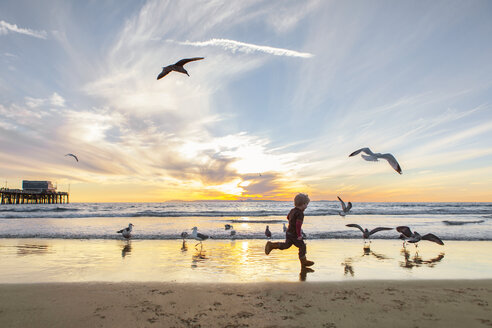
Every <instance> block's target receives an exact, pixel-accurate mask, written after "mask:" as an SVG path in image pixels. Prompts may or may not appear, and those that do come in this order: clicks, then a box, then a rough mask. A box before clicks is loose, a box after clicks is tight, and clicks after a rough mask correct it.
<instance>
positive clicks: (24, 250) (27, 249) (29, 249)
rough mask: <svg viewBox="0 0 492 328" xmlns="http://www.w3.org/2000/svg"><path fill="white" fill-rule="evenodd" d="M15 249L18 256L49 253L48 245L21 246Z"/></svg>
mask: <svg viewBox="0 0 492 328" xmlns="http://www.w3.org/2000/svg"><path fill="white" fill-rule="evenodd" d="M16 247H17V255H18V256H25V255H44V254H48V253H49V252H50V251H49V246H48V245H36V244H22V245H17V246H16Z"/></svg>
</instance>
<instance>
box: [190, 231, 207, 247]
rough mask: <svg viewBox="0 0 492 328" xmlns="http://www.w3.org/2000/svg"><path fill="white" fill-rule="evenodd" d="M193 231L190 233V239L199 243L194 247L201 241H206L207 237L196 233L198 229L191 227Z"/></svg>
mask: <svg viewBox="0 0 492 328" xmlns="http://www.w3.org/2000/svg"><path fill="white" fill-rule="evenodd" d="M192 230H193V231H192V232H191V237H192V238H193V239H195V240H198V241H199V243H197V244H195V247H196V245H198V244H202V241H204V240H205V239H208V238H209V237H208V236H207V235H204V234H202V233H199V232H198V228H197V227H193V229H192Z"/></svg>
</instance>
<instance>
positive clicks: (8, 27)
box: [0, 20, 47, 39]
mask: <svg viewBox="0 0 492 328" xmlns="http://www.w3.org/2000/svg"><path fill="white" fill-rule="evenodd" d="M10 32H14V33H20V34H24V35H29V36H32V37H35V38H39V39H46V38H47V33H46V31H36V30H31V29H29V28H22V27H18V26H17V25H16V24H10V23H7V22H6V21H4V20H1V21H0V35H2V34H8V33H10Z"/></svg>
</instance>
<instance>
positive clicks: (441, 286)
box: [0, 280, 492, 328]
mask: <svg viewBox="0 0 492 328" xmlns="http://www.w3.org/2000/svg"><path fill="white" fill-rule="evenodd" d="M491 305H492V280H433V281H422V280H421V281H415V280H414V281H394V280H393V281H382V280H379V281H346V282H322V283H318V282H316V283H301V282H297V283H289V282H285V283H278V282H276V283H243V284H191V283H190V284H188V283H183V284H181V283H54V284H3V285H0V327H412V328H413V327H490V326H492V311H491V310H492V309H491Z"/></svg>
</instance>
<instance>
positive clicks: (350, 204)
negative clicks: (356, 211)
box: [347, 202, 352, 212]
mask: <svg viewBox="0 0 492 328" xmlns="http://www.w3.org/2000/svg"><path fill="white" fill-rule="evenodd" d="M351 208H352V203H351V202H348V204H347V212H348V211H350V209H351Z"/></svg>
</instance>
